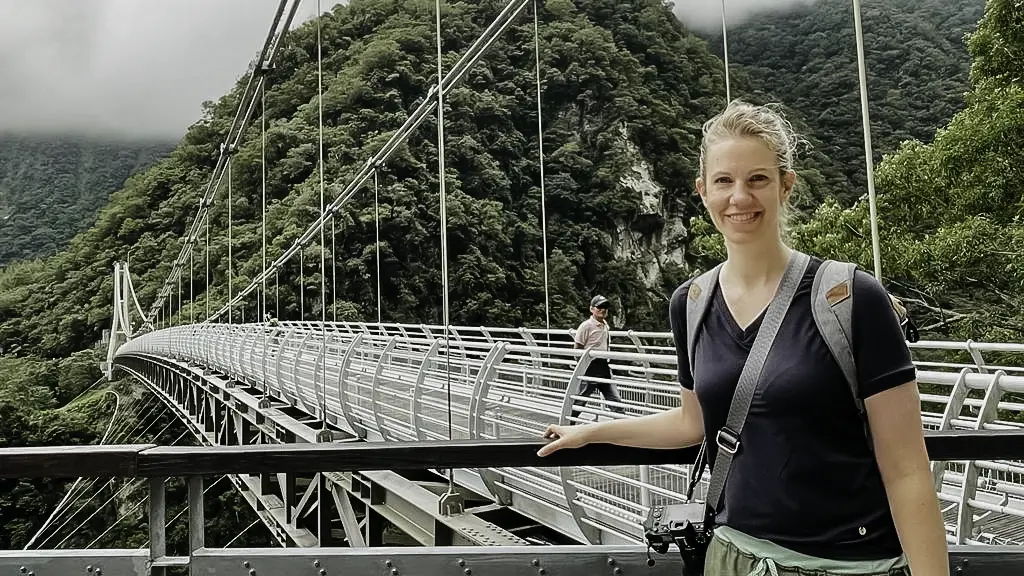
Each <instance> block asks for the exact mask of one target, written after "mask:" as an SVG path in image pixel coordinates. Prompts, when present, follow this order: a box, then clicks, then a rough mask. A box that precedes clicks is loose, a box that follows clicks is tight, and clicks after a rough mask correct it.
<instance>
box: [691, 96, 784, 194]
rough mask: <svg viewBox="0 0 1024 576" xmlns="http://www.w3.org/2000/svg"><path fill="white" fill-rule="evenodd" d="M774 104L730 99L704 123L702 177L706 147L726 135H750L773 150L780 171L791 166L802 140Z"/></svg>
mask: <svg viewBox="0 0 1024 576" xmlns="http://www.w3.org/2000/svg"><path fill="white" fill-rule="evenodd" d="M775 108H776V106H774V105H770V104H769V105H764V106H755V105H753V104H748V103H746V102H744V101H742V100H733V101H732V102H730V103H729V106H727V107H726V109H725V110H723V111H722V112H721V113H720V114H718V115H717V116H715V117H714V118H712V119H710V120H708V121H707V122H705V123H704V129H703V132H704V139H703V140H702V141H701V143H700V174H701V177H702V178H703V177H704V171H705V168H706V167H705V165H704V158H705V156H706V155H707V150H708V148H709V147H710V146H711V145H712V144H714V143H715V142H718V141H719V140H723V139H725V138H730V137H737V136H740V137H753V138H758V139H760V140H761V141H762V142H764V143H765V145H766V146H768V148H770V149H771V150H772V151H774V152H775V158H776V159H777V160H778V163H779V171H780V172H785V171H787V170H792V169H793V157H794V156H795V155H796V151H797V147H798V146H799V145H800V144H801V143H802V142H803V139H802V138H800V136H798V135H797V134H796V132H794V131H793V126H792V125H791V124H790V123H789V121H788V120H786V118H785V116H783V115H782V112H779V111H777V110H776V109H775Z"/></svg>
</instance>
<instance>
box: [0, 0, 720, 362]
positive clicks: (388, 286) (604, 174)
mask: <svg viewBox="0 0 1024 576" xmlns="http://www.w3.org/2000/svg"><path fill="white" fill-rule="evenodd" d="M502 7H503V4H502V3H500V2H497V1H494V0H490V1H484V2H480V3H455V4H452V5H449V6H448V7H447V8H446V12H445V15H444V22H443V29H444V31H445V38H444V46H445V51H446V52H448V53H449V55H447V56H445V67H446V68H449V69H450V68H451V66H452V64H453V63H454V62H455V53H461V52H463V51H465V50H466V49H467V48H468V47H469V45H470V44H471V43H472V42H473V41H474V40H475V39H476V38H477V37H478V36H479V34H480V33H481V32H482V31H483V29H484V27H485V26H486V25H488V24H490V22H491V21H492V20H493V18H494V16H495V15H497V14H498V12H499V11H500V10H501V9H502ZM532 33H533V26H532V19H530V18H528V17H524V18H522V19H520V20H519V21H518V22H517V23H516V24H515V25H514V26H513V28H512V29H510V30H509V32H508V33H506V34H505V36H504V37H503V38H501V39H500V40H498V41H497V42H496V43H495V44H494V46H493V47H492V48H491V49H490V51H489V52H488V54H487V56H486V58H485V59H483V60H482V61H481V62H479V63H478V64H477V65H476V66H475V67H474V68H473V70H472V71H471V72H470V73H469V74H468V75H467V77H466V80H465V82H464V83H463V84H462V85H461V86H459V87H458V88H457V89H456V90H454V91H453V93H452V94H451V95H450V97H449V99H448V103H449V106H450V111H449V112H448V114H446V126H445V134H446V163H447V166H448V173H447V177H446V180H447V191H448V216H449V232H448V234H449V240H450V253H449V266H450V276H451V286H452V292H451V301H452V302H453V303H454V305H453V308H452V321H453V322H454V323H471V324H480V323H489V324H506V325H521V324H530V325H537V323H538V322H540V321H542V319H543V317H544V310H543V302H544V294H543V273H542V272H543V270H542V262H541V253H540V248H541V236H540V228H541V226H540V221H539V220H540V205H539V197H540V190H539V184H540V175H539V166H538V164H537V136H536V121H537V119H536V112H535V110H536V101H535V87H534V71H533V51H532V40H533V34H532ZM433 34H434V32H433V5H432V4H425V3H423V2H421V1H418V0H362V1H359V0H357V1H354V2H352V3H350V4H348V5H347V6H339V7H337V8H335V9H334V11H333V13H332V14H331V15H330V16H327V17H325V18H324V19H323V38H324V49H323V52H324V54H326V55H329V56H328V57H326V58H325V61H324V91H325V92H324V124H325V126H324V143H325V154H326V158H327V163H326V167H325V180H326V183H327V184H331V183H333V182H341V183H344V182H346V176H347V175H348V174H351V173H352V171H353V170H354V168H355V167H356V166H359V165H361V164H362V163H364V162H365V161H366V159H367V158H369V157H370V156H371V155H372V153H374V152H375V151H376V150H377V149H378V147H379V146H380V145H381V144H382V143H383V141H384V140H385V139H386V138H387V137H388V136H389V135H390V133H391V131H392V130H394V129H396V128H397V127H398V126H400V125H401V123H402V122H403V121H404V120H405V118H406V117H407V116H408V114H409V112H410V111H411V110H412V109H413V108H414V107H415V106H416V105H417V104H418V103H419V101H420V100H421V99H422V98H423V97H424V95H425V94H426V93H427V91H428V89H429V86H430V83H431V82H432V80H431V75H432V74H434V72H435V68H434V66H435V64H434V62H435V57H434V48H433V46H434V37H433ZM540 35H541V40H540V41H541V47H542V50H541V57H542V76H543V79H544V91H543V107H544V126H545V134H544V139H545V142H544V147H545V157H546V164H545V174H546V178H545V184H546V194H547V201H548V206H547V209H548V222H547V226H548V243H549V245H550V246H551V248H552V254H551V258H550V260H551V261H550V267H551V295H552V322H553V323H556V325H565V324H568V323H575V322H576V321H577V320H578V318H579V317H580V315H581V314H583V313H585V311H586V302H587V301H588V300H589V298H590V297H591V295H592V294H593V293H595V292H606V293H609V294H612V295H613V296H612V297H614V298H615V299H616V303H617V308H618V314H619V316H618V318H619V320H618V321H619V322H620V323H621V322H623V319H627V321H628V322H629V323H630V324H631V325H635V326H637V327H641V326H648V327H662V328H663V324H664V323H663V322H662V320H661V319H662V318H664V314H665V310H664V308H665V306H666V305H667V304H666V302H667V301H666V300H665V298H664V293H665V291H666V290H668V289H670V287H674V286H675V285H676V284H677V283H678V282H679V281H680V279H681V278H682V277H683V276H684V275H685V274H686V273H687V270H686V267H685V265H683V257H682V255H681V253H680V252H681V251H682V249H683V248H684V247H685V241H686V239H685V230H682V229H680V228H679V226H678V223H679V222H684V221H685V220H686V219H687V218H688V217H689V216H690V215H693V214H695V213H697V212H699V210H700V209H701V208H700V207H699V204H698V203H697V202H695V200H694V197H693V195H692V187H693V184H692V183H693V179H694V176H695V163H696V158H697V145H698V143H699V138H700V124H701V122H702V121H703V120H704V119H706V118H707V117H709V116H710V115H712V114H713V113H714V111H715V110H717V109H720V107H721V106H722V105H723V104H724V100H723V98H722V94H723V85H724V84H723V75H722V73H721V69H720V67H719V66H718V64H717V62H716V60H715V58H714V56H712V55H711V54H710V53H709V52H708V51H707V47H706V45H705V43H704V42H703V41H701V40H700V39H698V38H696V37H695V36H693V35H691V34H688V33H687V32H685V30H683V28H682V26H681V25H680V24H679V23H678V21H677V20H676V19H675V18H674V16H673V15H672V13H671V12H670V11H669V10H668V9H667V8H666V7H665V6H664V5H663V4H662V2H660V1H659V0H633V1H631V2H625V3H623V2H616V1H612V0H582V1H579V2H575V3H574V2H571V1H569V0H551V1H550V2H546V3H545V4H544V8H543V9H542V11H541V27H540ZM315 38H316V36H315V28H314V27H312V26H310V25H305V26H302V27H299V28H298V29H296V30H295V31H293V32H292V33H291V34H290V35H289V42H288V46H287V47H286V48H285V49H284V50H283V52H282V55H281V59H280V61H279V62H278V65H277V68H276V70H275V71H274V72H273V78H272V85H271V86H272V87H271V89H270V90H268V92H267V116H268V151H267V156H268V157H267V169H268V189H267V195H268V202H269V208H268V231H267V235H268V238H269V239H271V241H272V245H271V246H270V247H269V248H268V254H269V255H270V257H271V258H273V257H275V256H276V255H277V254H280V252H281V251H282V250H283V249H285V248H287V247H288V246H289V245H290V244H291V243H292V242H293V241H294V240H295V238H296V237H297V236H298V235H299V234H300V233H301V232H302V231H303V230H304V229H305V227H306V226H308V224H309V223H310V222H312V221H313V220H314V218H315V214H316V210H317V208H318V206H319V197H318V190H319V186H318V178H317V177H318V171H317V168H316V160H317V150H316V146H315V143H316V142H317V107H316V86H317V81H316V58H315V55H316V45H315ZM244 81H245V79H244V78H243V80H242V82H244ZM238 92H239V90H238V88H236V90H235V91H233V92H232V93H231V94H229V95H227V96H225V97H224V98H222V99H221V100H220V101H219V102H217V103H216V104H214V105H212V106H211V108H210V110H209V114H208V117H207V118H206V119H205V120H204V121H202V122H200V123H198V124H197V125H195V126H193V127H192V128H191V129H190V130H189V132H188V133H187V134H186V135H185V137H184V138H183V139H182V141H181V143H180V144H179V145H178V146H177V147H176V149H175V150H174V151H172V152H171V153H170V154H169V156H168V157H167V158H166V159H164V160H162V161H160V162H159V163H157V164H156V165H155V166H154V167H153V168H152V169H150V170H147V171H145V172H144V173H140V174H138V175H136V176H134V177H132V178H130V179H129V180H128V182H127V183H126V186H125V187H124V188H123V189H122V190H121V191H119V192H117V193H115V194H114V195H113V196H112V197H111V201H110V203H109V204H108V205H107V206H106V207H105V208H104V209H103V210H102V211H101V213H100V215H99V217H98V219H97V222H96V224H95V225H94V226H93V227H92V228H91V229H89V230H87V231H86V232H84V233H82V234H80V235H79V236H78V237H76V238H75V239H74V240H73V241H72V243H71V245H70V247H69V248H68V250H66V251H64V252H62V253H60V254H58V255H57V256H55V257H54V258H52V259H50V260H49V261H48V262H47V263H46V266H45V267H44V269H42V270H39V271H36V272H33V271H30V270H23V271H22V272H20V273H21V274H23V276H24V277H25V278H24V279H25V280H28V281H29V282H30V286H31V287H30V288H26V289H25V290H23V292H22V293H24V294H26V295H27V301H26V302H13V301H11V300H9V299H6V298H3V297H2V296H0V337H3V338H6V339H9V341H11V342H17V343H20V344H22V345H23V346H24V349H26V350H33V351H36V352H38V353H44V354H47V355H51V354H52V355H63V354H66V353H68V352H70V351H72V350H75V349H77V348H78V347H81V346H82V345H83V344H85V343H88V342H92V341H95V340H96V339H98V337H99V335H100V332H101V330H102V329H103V328H105V327H106V325H107V322H109V320H108V319H109V300H110V285H111V280H110V275H111V274H110V272H111V267H112V262H113V260H114V259H115V258H124V257H125V255H126V253H127V249H128V247H129V246H132V253H131V259H132V268H133V272H134V273H135V275H136V279H135V280H136V281H135V286H136V287H137V289H138V290H139V291H140V300H141V301H142V302H144V303H146V304H148V303H149V302H151V301H152V298H153V295H154V293H155V291H156V290H157V289H158V288H159V286H160V284H161V283H162V282H163V280H164V279H165V278H166V276H167V274H168V270H169V265H170V262H171V261H172V260H173V258H174V256H176V255H177V253H178V251H179V249H180V246H181V242H182V234H183V233H184V231H185V229H186V228H187V226H188V225H189V222H190V221H191V218H192V217H193V215H194V213H195V206H196V199H197V198H198V194H199V192H200V191H201V190H202V189H203V187H204V186H205V184H206V182H207V180H208V179H209V171H210V169H211V167H212V165H213V162H214V160H215V158H216V151H217V148H218V146H219V143H220V141H221V140H222V139H223V135H224V133H225V132H226V130H227V128H228V126H229V125H230V122H231V119H232V117H233V115H234V111H235V106H236V100H237V98H238ZM251 134H252V136H251V137H250V138H249V139H248V140H247V141H246V142H245V144H244V145H243V146H242V148H241V149H240V150H239V151H238V153H237V154H236V155H235V157H234V162H233V172H232V173H233V179H234V180H233V189H232V190H233V195H232V197H233V200H234V201H233V206H232V216H233V228H232V236H233V246H232V252H233V256H234V259H235V262H234V270H235V275H236V276H235V278H233V284H234V286H235V287H237V288H240V287H242V286H245V285H246V284H247V283H248V281H249V279H251V278H252V277H253V275H254V274H255V273H257V272H258V271H259V270H260V259H259V252H260V240H259V239H260V230H259V219H260V197H261V191H260V182H261V172H260V170H261V167H260V160H259V158H260V148H259V144H260V142H259V139H258V138H257V137H256V134H258V132H256V131H253V132H251ZM435 142H436V122H435V121H434V119H433V118H429V119H427V120H426V122H424V124H423V125H422V126H421V127H420V129H419V131H418V133H417V134H416V135H415V136H414V137H413V138H412V139H411V140H410V141H409V142H408V143H407V145H406V146H404V147H403V148H402V149H400V150H399V152H398V153H397V154H396V155H395V156H394V157H393V158H392V159H391V160H390V161H389V162H388V165H387V166H386V167H384V169H383V171H382V173H381V177H380V185H381V189H380V201H381V208H380V213H381V241H382V268H383V269H382V278H383V280H384V282H383V287H382V288H383V290H382V291H383V295H384V302H383V307H382V308H383V314H384V319H385V320H392V321H405V322H438V321H440V319H441V313H440V310H439V308H440V302H441V297H440V278H441V274H440V269H441V260H440V250H439V246H438V236H439V220H438V195H437V175H436V172H437V170H436V166H437V148H436V144H435ZM644 172H648V173H649V175H648V176H644ZM637 178H641V179H643V180H644V182H645V184H646V186H638V185H630V184H629V183H630V181H631V180H630V179H637ZM328 189H329V190H330V188H328ZM372 199H373V195H372V190H369V189H365V190H364V191H363V192H362V193H361V194H360V195H357V197H356V198H355V199H354V200H353V201H352V202H351V203H350V204H349V205H347V206H346V207H345V209H344V210H343V211H342V213H341V214H340V215H339V222H338V226H337V243H336V248H335V250H336V251H335V254H334V255H333V259H332V258H331V257H330V255H328V266H329V267H330V263H331V261H332V260H333V261H334V262H336V264H337V279H338V282H337V292H336V294H335V297H334V298H331V296H329V298H331V300H332V301H334V300H336V301H337V308H336V309H337V311H338V317H339V319H342V318H345V319H355V318H359V319H365V318H369V317H372V316H375V315H376V314H375V312H376V302H375V280H374V273H375V259H374V253H373V248H372V247H373V237H374V226H373V217H372V215H373V202H372ZM226 224H227V207H226V191H225V190H221V191H220V193H219V194H218V196H217V199H216V202H215V205H214V209H213V211H212V218H211V227H210V229H211V249H210V267H211V277H210V279H209V280H210V282H209V288H208V287H207V286H208V285H207V281H206V278H204V277H203V273H204V272H203V271H204V270H205V256H206V254H205V243H204V245H203V246H200V247H199V248H198V249H197V251H196V256H197V260H196V263H197V266H196V273H195V275H194V282H193V284H194V286H195V287H196V292H197V293H196V295H195V299H194V300H195V303H196V306H197V309H198V310H199V311H200V314H202V312H203V311H205V304H206V299H207V298H209V299H210V300H211V301H212V306H211V308H213V309H217V308H219V307H220V306H221V305H222V304H223V303H224V301H225V299H226V291H227V290H226V288H227V278H226V273H227V269H228V264H227V238H226ZM623 239H627V240H628V242H629V243H630V245H631V246H633V247H632V248H630V249H629V250H628V251H626V252H625V253H623V251H622V250H621V249H620V248H619V247H620V246H622V245H623ZM328 246H330V243H328ZM666 246H667V247H668V248H666ZM657 258H660V260H656V261H654V262H652V259H657ZM294 260H298V259H293V261H292V262H289V263H288V265H287V267H286V269H285V270H283V271H282V273H281V274H280V283H281V289H280V303H281V305H280V317H281V318H282V319H288V318H291V319H295V318H298V317H299V312H300V310H299V308H300V305H299V301H300V294H299V278H300V271H299V262H298V261H294ZM302 261H303V262H304V263H305V268H304V269H303V270H302V272H301V276H302V277H303V278H304V279H305V286H306V291H305V293H304V294H303V295H302V298H303V299H304V301H305V306H304V308H305V312H306V314H307V315H310V316H311V315H316V316H317V317H319V308H320V306H322V304H321V303H320V301H321V300H320V294H319V284H320V282H319V266H318V264H319V247H318V246H317V245H316V244H313V245H311V246H308V247H307V249H306V253H305V254H304V258H302ZM330 273H331V272H330V271H328V274H330ZM183 284H184V285H185V286H187V285H188V284H189V282H188V278H187V277H186V278H185V282H183ZM331 285H332V282H328V286H331ZM19 286H25V284H24V283H23V282H21V283H19ZM42 286H46V288H45V289H43V288H42ZM189 300H190V298H189V295H188V294H185V297H184V299H183V302H186V303H187V302H188V301H189ZM271 301H273V299H272V300H271ZM253 306H254V302H250V303H249V306H248V309H249V311H250V312H249V313H250V316H249V318H250V319H251V318H252V316H251V313H252V312H251V311H252V310H253ZM275 312H276V310H275ZM330 312H331V314H330V315H331V316H333V312H334V307H333V306H332V310H331V311H330ZM184 314H186V315H187V314H188V308H187V306H186V309H185V311H184ZM236 319H240V316H239V317H238V318H236Z"/></svg>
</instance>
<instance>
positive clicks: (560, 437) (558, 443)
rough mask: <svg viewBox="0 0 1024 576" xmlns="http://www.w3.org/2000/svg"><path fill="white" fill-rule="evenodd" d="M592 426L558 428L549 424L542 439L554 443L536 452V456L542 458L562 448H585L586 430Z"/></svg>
mask: <svg viewBox="0 0 1024 576" xmlns="http://www.w3.org/2000/svg"><path fill="white" fill-rule="evenodd" d="M591 426H593V424H585V425H582V426H581V425H577V426H559V425H557V424H551V425H550V426H548V427H547V430H545V431H544V438H553V439H554V442H550V443H548V444H546V445H544V447H543V448H541V449H540V450H538V451H537V456H540V457H544V456H547V455H548V454H551V453H552V452H555V451H557V450H561V449H562V448H579V447H581V446H585V445H586V444H587V443H588V440H587V432H588V431H589V430H588V428H590V427H591Z"/></svg>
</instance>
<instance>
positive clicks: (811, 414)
mask: <svg viewBox="0 0 1024 576" xmlns="http://www.w3.org/2000/svg"><path fill="white" fill-rule="evenodd" d="M821 262H822V261H821V259H819V258H813V257H812V258H811V263H810V264H809V266H808V268H807V272H806V274H805V275H804V277H803V279H802V280H801V282H800V286H799V288H798V289H797V292H796V295H795V297H794V299H793V304H792V306H791V307H790V309H789V310H788V311H787V313H786V316H785V319H784V320H783V322H782V325H781V326H780V328H779V333H778V335H777V336H776V340H775V344H774V345H773V346H772V350H771V352H770V354H769V356H768V359H767V361H766V363H765V367H764V371H763V373H762V377H761V381H760V383H759V384H758V388H757V391H756V392H755V394H754V398H753V401H752V402H751V405H750V412H749V413H748V415H747V419H746V423H745V424H744V428H743V432H742V434H741V448H740V450H739V452H738V453H737V454H736V456H735V458H734V459H733V464H732V468H731V470H730V473H729V478H728V479H727V481H726V486H725V490H724V498H723V499H722V503H721V505H720V506H719V508H718V509H717V514H716V522H717V523H718V524H721V525H725V526H729V527H731V528H734V529H736V530H739V531H741V532H743V533H745V534H748V535H750V536H754V537H756V538H761V539H764V540H769V541H771V542H774V543H776V544H778V545H780V546H783V547H786V548H789V549H790V550H795V551H797V552H801V553H804V554H809V555H812V556H817V557H819V558H831V559H836V560H858V559H880V558H892V557H896V556H899V555H900V554H901V553H902V549H901V546H900V542H899V538H898V536H897V533H896V528H895V525H894V524H893V519H892V515H891V513H890V510H889V503H888V500H887V499H886V493H885V487H884V485H883V483H882V478H881V474H880V472H879V470H878V465H877V463H876V461H875V458H874V454H873V453H872V452H871V451H870V449H869V446H868V442H867V438H866V437H865V435H864V428H863V423H862V422H863V421H862V420H861V418H860V415H859V413H858V412H857V408H856V405H855V404H854V402H853V397H852V395H851V393H850V387H849V384H847V382H846V380H845V379H844V378H843V373H842V371H841V370H840V368H839V364H838V363H837V362H836V361H835V359H834V358H833V356H832V354H831V352H830V351H829V349H828V346H827V345H826V344H825V340H824V339H823V338H822V337H821V334H820V333H819V332H818V329H817V326H816V325H815V323H814V317H813V315H812V313H811V285H812V282H813V280H814V274H815V272H816V271H817V270H818V267H819V266H820V265H821ZM688 285H689V282H687V283H684V284H683V285H682V286H680V287H679V288H678V289H676V291H675V293H674V294H673V295H672V299H671V302H670V306H669V317H670V318H669V319H670V323H671V326H672V332H673V336H674V338H675V343H676V350H677V353H678V356H679V382H680V384H681V385H682V386H683V387H685V388H688V389H691V390H695V392H696V395H697V398H698V400H699V402H700V407H701V410H702V413H703V415H704V433H705V437H706V438H709V439H713V438H715V437H716V435H717V432H718V430H719V429H720V428H721V427H722V426H724V425H725V421H726V417H727V416H728V413H729V405H730V404H731V402H732V396H733V393H734V392H735V390H736V384H737V381H738V380H739V376H740V372H741V371H742V369H743V364H744V362H746V360H747V355H748V354H749V353H750V349H751V346H752V345H753V343H754V338H755V337H756V336H757V330H758V328H759V327H760V325H761V321H762V319H763V317H764V313H762V314H761V316H760V317H758V318H757V319H756V320H755V321H754V322H752V323H751V324H750V326H748V327H747V329H746V330H742V329H740V327H739V325H738V324H737V323H736V321H735V320H734V318H733V317H732V314H731V313H730V312H729V309H728V307H727V306H726V304H725V300H724V298H723V297H722V292H721V290H720V288H719V287H718V286H716V287H715V289H714V292H713V294H712V296H711V301H710V302H709V306H708V311H707V315H706V316H705V319H704V322H703V324H702V326H701V330H700V334H699V335H698V337H697V341H696V349H695V352H694V355H695V356H696V358H695V360H696V361H695V362H694V374H692V375H691V374H690V365H689V360H688V357H687V356H688V353H687V350H686V289H687V287H688ZM852 337H853V352H854V358H855V359H856V362H857V374H858V380H859V389H860V395H861V397H862V398H868V397H870V396H871V395H873V394H877V393H879V392H881V391H883V390H887V389H890V388H893V387H895V386H899V385H900V384H904V383H906V382H910V381H911V380H914V378H915V376H916V372H915V368H914V365H913V363H912V362H911V357H910V350H909V349H908V348H907V345H906V342H905V340H904V336H903V332H902V330H901V328H900V326H899V322H898V321H897V320H896V317H895V314H894V313H893V311H892V307H891V306H890V303H889V299H888V295H887V294H886V292H885V289H884V288H883V287H882V285H881V284H880V283H879V282H878V281H877V280H875V278H874V277H873V276H871V275H869V274H867V273H865V272H863V271H861V270H857V273H856V275H855V278H854V287H853V334H852ZM694 382H696V386H694ZM717 452H718V447H717V445H716V444H715V442H714V441H711V442H709V443H708V456H709V466H710V465H713V464H714V461H715V456H716V455H717Z"/></svg>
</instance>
